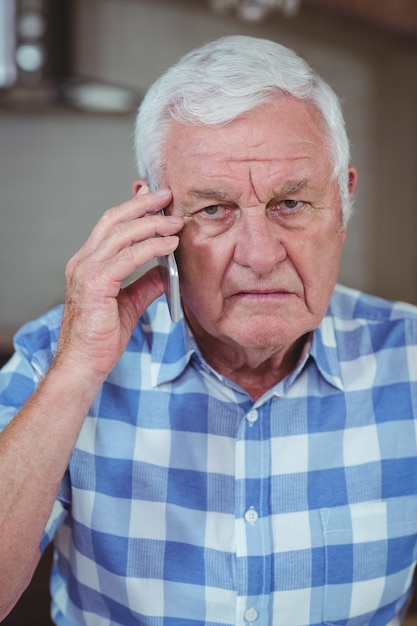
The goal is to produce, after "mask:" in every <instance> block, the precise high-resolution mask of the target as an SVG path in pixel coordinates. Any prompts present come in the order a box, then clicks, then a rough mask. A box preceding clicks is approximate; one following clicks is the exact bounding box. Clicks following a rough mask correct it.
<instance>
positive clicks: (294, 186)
mask: <svg viewBox="0 0 417 626" xmlns="http://www.w3.org/2000/svg"><path fill="white" fill-rule="evenodd" d="M309 183H310V180H309V179H308V178H302V179H301V180H297V181H294V182H293V181H290V182H289V183H287V184H285V185H283V186H282V187H281V188H280V189H279V192H278V193H277V195H280V196H287V195H291V194H293V193H297V192H298V191H301V190H302V189H304V188H305V187H307V186H308V185H309ZM277 191H278V190H276V191H275V193H276V192H277Z"/></svg>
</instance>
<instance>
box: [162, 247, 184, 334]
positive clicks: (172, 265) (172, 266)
mask: <svg viewBox="0 0 417 626" xmlns="http://www.w3.org/2000/svg"><path fill="white" fill-rule="evenodd" d="M158 265H159V272H160V274H161V278H162V282H163V283H164V291H165V295H166V299H167V302H168V308H169V313H170V315H171V319H172V321H173V322H174V323H177V322H179V321H180V318H181V299H180V284H179V277H178V266H177V262H176V260H175V257H174V254H173V253H172V252H171V254H168V255H167V256H159V257H158Z"/></svg>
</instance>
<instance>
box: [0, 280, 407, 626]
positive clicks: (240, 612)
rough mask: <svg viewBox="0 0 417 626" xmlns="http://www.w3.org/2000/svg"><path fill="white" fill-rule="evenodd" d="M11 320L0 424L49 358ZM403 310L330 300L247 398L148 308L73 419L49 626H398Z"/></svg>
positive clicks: (53, 526)
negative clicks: (266, 382) (278, 367)
mask: <svg viewBox="0 0 417 626" xmlns="http://www.w3.org/2000/svg"><path fill="white" fill-rule="evenodd" d="M60 314H61V310H60V309H55V310H53V311H52V312H50V313H49V314H47V315H46V316H44V317H43V318H41V319H40V320H39V321H37V322H33V323H30V324H29V325H27V326H26V327H24V328H23V329H22V330H21V331H20V333H19V335H18V336H17V339H16V345H17V350H18V354H17V355H15V356H14V357H13V358H12V360H11V362H10V363H9V364H8V365H7V366H6V367H5V369H4V370H3V373H2V375H1V377H0V392H1V396H0V397H1V413H0V416H1V423H2V424H4V423H5V422H7V421H8V420H9V419H10V418H11V416H12V414H13V413H14V412H15V411H16V409H17V408H18V406H20V405H21V404H22V402H23V401H24V400H25V398H26V397H28V396H29V394H30V393H31V392H32V390H33V388H34V386H35V385H36V382H37V380H39V377H41V376H42V375H43V374H44V372H45V370H46V369H47V367H48V364H49V363H50V361H51V358H52V353H53V351H54V349H55V348H56V340H57V335H58V330H59V323H60ZM416 416H417V309H416V308H414V307H411V306H409V305H403V304H399V303H396V304H392V303H388V302H385V301H382V300H377V299H376V298H371V297H369V296H366V295H364V294H360V293H359V292H355V291H351V290H348V289H345V288H341V287H337V288H336V291H335V293H334V295H333V298H332V301H331V304H330V307H329V311H328V313H327V315H326V317H325V318H324V320H323V322H322V323H321V325H320V327H319V328H318V329H317V330H316V331H315V332H314V333H312V335H311V338H310V340H309V341H308V344H307V346H306V349H305V351H304V354H303V356H302V359H301V360H300V362H299V365H298V367H297V369H296V371H294V372H293V373H292V374H291V375H290V376H289V377H287V378H286V379H284V380H283V381H281V382H280V383H278V384H277V385H276V386H275V387H273V388H272V389H271V390H270V391H269V392H268V393H266V394H265V395H264V396H263V397H262V398H260V399H259V400H258V401H256V402H253V401H252V399H251V398H250V397H249V396H248V395H247V394H246V393H245V392H244V391H243V390H242V389H241V388H240V387H238V386H237V385H235V384H233V383H232V382H230V381H228V380H225V379H224V378H223V377H221V376H219V375H218V374H217V373H216V372H214V371H213V370H212V369H211V368H210V367H209V366H208V365H207V363H206V362H205V361H204V359H203V358H202V356H201V354H200V353H199V350H198V348H197V346H196V345H195V344H194V342H193V339H192V337H191V336H190V334H189V332H188V331H187V328H186V326H185V324H184V323H183V322H180V323H179V324H178V325H176V326H175V327H174V326H171V325H170V322H169V319H168V316H167V310H166V305H165V303H164V301H163V300H159V301H157V302H156V303H154V305H152V307H150V309H149V311H148V312H147V313H146V314H145V315H144V316H143V318H142V319H141V320H140V322H139V324H138V326H137V329H136V331H135V333H134V335H133V336H132V339H131V341H130V344H129V346H128V348H127V350H126V353H125V354H124V356H123V357H122V359H121V360H120V362H119V364H118V365H117V366H116V368H115V369H114V371H113V372H112V373H111V374H110V376H109V377H108V379H107V381H106V382H105V383H104V384H103V386H102V389H101V391H100V394H99V395H98V397H97V399H96V402H95V403H94V405H93V407H92V408H91V411H90V413H89V415H88V416H87V418H86V420H85V424H84V426H83V429H82V432H81V434H80V437H79V440H78V443H77V446H76V448H75V450H74V453H73V455H72V458H71V462H70V465H69V468H68V471H67V473H66V475H65V477H64V480H63V483H62V487H61V490H60V493H59V498H58V499H57V502H56V504H55V506H54V509H53V511H52V515H51V518H50V522H49V524H48V527H47V528H46V531H45V536H44V541H43V544H42V547H45V545H46V544H47V543H48V542H49V541H50V540H51V539H52V538H53V537H54V540H55V545H56V561H55V565H54V570H53V574H52V592H53V616H54V620H55V622H56V623H57V624H59V625H65V626H75V624H89V625H94V626H104V625H110V624H119V625H123V626H129V625H131V624H132V625H133V624H135V625H137V624H142V625H146V626H194V625H196V626H197V625H222V626H230V625H245V624H256V626H258V625H259V626H270V625H273V626H306V625H318V624H334V625H346V626H359V625H365V624H372V625H381V626H382V625H386V624H392V625H393V624H399V623H400V618H399V617H398V616H400V615H401V613H402V612H403V611H404V607H405V605H406V602H407V598H408V596H409V588H410V584H411V582H412V577H413V570H414V565H415V561H416V556H417V543H416V537H417V434H416V427H415V417H416Z"/></svg>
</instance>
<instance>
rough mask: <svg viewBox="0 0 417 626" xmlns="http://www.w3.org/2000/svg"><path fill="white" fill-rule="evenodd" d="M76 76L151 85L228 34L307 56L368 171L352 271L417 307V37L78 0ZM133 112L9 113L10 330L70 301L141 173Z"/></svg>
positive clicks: (0, 241) (353, 234) (353, 231)
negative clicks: (75, 267) (85, 256)
mask: <svg viewBox="0 0 417 626" xmlns="http://www.w3.org/2000/svg"><path fill="white" fill-rule="evenodd" d="M76 7H77V11H76V28H75V35H76V41H77V47H76V57H75V62H74V70H75V72H76V73H77V74H79V75H83V76H89V77H96V78H101V79H106V80H110V81H114V82H116V83H119V84H122V85H127V86H132V87H134V88H137V89H139V90H142V91H144V90H146V88H147V87H148V86H149V85H150V84H151V83H152V82H153V80H154V79H155V78H156V77H157V76H158V75H159V74H160V73H161V72H162V71H164V69H165V68H166V67H167V66H168V65H170V64H172V63H173V62H174V61H175V60H176V59H177V58H178V57H179V56H180V55H182V54H183V53H185V52H186V51H188V50H189V49H190V48H193V47H195V46H197V45H199V44H201V43H203V42H204V41H206V40H209V39H212V38H215V37H219V36H222V35H226V34H233V33H242V34H253V35H256V36H263V37H267V38H271V39H275V40H277V41H280V42H281V43H284V44H286V45H289V46H290V47H292V48H294V49H295V50H296V51H297V52H299V53H300V54H301V55H303V56H305V57H306V58H307V59H308V60H309V61H310V62H311V63H312V64H313V65H314V66H315V67H316V69H318V71H319V72H320V73H321V74H322V75H323V76H324V77H325V78H326V79H327V80H329V81H330V83H331V84H332V85H333V87H334V88H335V90H336V91H337V92H338V94H339V95H340V96H341V97H342V99H343V101H344V109H345V114H346V119H347V125H348V130H349V134H350V137H351V141H352V146H353V157H354V158H353V160H354V162H355V164H356V165H357V166H358V168H359V171H360V183H359V190H358V195H357V202H356V206H357V211H356V215H355V217H354V219H353V221H352V223H351V226H350V229H349V234H348V238H347V242H346V249H345V254H344V258H343V263H342V269H341V276H340V278H341V280H342V281H343V282H345V283H348V284H350V285H352V286H355V287H358V288H360V289H365V290H370V291H373V292H374V293H378V294H380V295H383V296H386V297H390V298H401V299H406V300H411V301H413V302H416V303H417V276H416V274H417V245H416V244H417V242H416V239H417V183H416V178H417V177H416V176H415V172H416V171H417V148H416V145H417V142H416V139H417V132H416V126H417V116H416V111H417V81H416V80H415V72H416V60H417V50H416V46H415V45H413V44H411V43H409V42H406V41H401V40H399V39H397V38H394V37H390V36H388V35H384V34H378V33H373V32H371V31H370V30H368V29H366V28H364V27H360V26H357V25H355V24H348V23H346V22H343V21H340V20H331V21H328V20H326V19H325V18H324V17H323V15H319V16H316V15H315V14H313V13H312V12H311V11H310V12H308V11H306V10H302V11H301V13H300V15H299V16H298V17H297V18H295V19H291V20H288V19H285V18H283V17H282V16H280V15H276V16H273V17H272V18H270V19H269V20H268V21H267V23H265V24H262V25H250V24H243V23H242V22H239V21H238V20H237V19H235V18H234V17H232V16H231V17H227V18H219V17H218V16H214V15H213V14H211V13H210V11H209V10H208V9H207V6H206V2H205V1H204V0H189V1H186V0H175V1H174V0H78V1H77V2H76ZM132 124H133V116H131V115H126V116H118V115H108V116H106V115H90V114H80V113H75V112H64V111H57V110H48V111H44V112H41V113H39V112H38V113H34V112H28V111H26V112H10V111H0V268H1V271H0V334H1V331H2V330H3V331H4V330H5V329H8V328H15V327H17V326H18V325H20V324H21V323H23V322H24V321H26V320H28V319H30V318H32V317H33V316H35V315H38V314H40V313H41V312H42V311H43V310H44V309H45V308H47V307H50V306H52V305H54V304H55V303H56V302H59V301H61V299H62V297H63V294H64V268H65V264H66V261H67V259H68V258H69V257H70V256H71V255H72V254H73V253H74V252H75V251H76V250H77V248H78V247H79V246H80V245H81V244H82V242H83V241H84V239H85V238H86V237H87V235H88V232H89V230H90V229H91V227H92V226H93V224H94V223H95V221H96V220H97V219H98V217H99V216H100V214H101V213H102V212H103V211H104V210H105V209H106V208H107V207H109V206H111V205H113V204H116V203H119V202H121V201H123V200H124V199H127V198H128V197H129V196H130V193H131V183H132V181H133V179H134V177H135V170H134V164H133V151H132V139H131V134H132Z"/></svg>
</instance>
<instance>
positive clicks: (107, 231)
mask: <svg viewBox="0 0 417 626" xmlns="http://www.w3.org/2000/svg"><path fill="white" fill-rule="evenodd" d="M171 199H172V196H171V192H170V191H169V190H163V191H158V192H155V193H148V192H147V186H145V187H142V188H141V190H140V192H139V193H138V194H137V196H136V197H135V198H133V199H132V200H129V201H128V202H125V203H123V204H121V205H119V206H117V207H114V208H112V209H109V210H108V211H106V212H105V213H104V215H103V216H102V218H101V219H100V221H99V222H98V224H97V225H96V226H95V228H94V229H93V231H92V233H91V235H90V237H89V239H88V240H87V242H86V243H85V244H84V246H83V247H82V248H81V250H80V251H79V252H78V253H77V254H76V255H75V256H74V257H73V259H71V261H70V262H69V264H68V266H67V277H68V276H71V274H72V272H73V270H74V268H75V267H78V266H80V265H81V264H84V263H86V262H87V263H88V264H89V265H90V266H91V267H93V266H95V270H96V271H99V272H101V273H102V276H103V272H104V273H106V274H107V276H108V278H109V280H111V281H116V282H117V281H120V282H122V281H123V280H124V279H125V278H126V277H127V276H128V275H129V274H131V273H132V272H133V271H134V270H136V269H137V268H138V267H139V266H141V265H143V264H145V263H147V262H149V261H150V260H152V259H153V258H155V257H157V256H163V255H167V254H169V253H170V252H173V251H174V250H175V249H176V247H177V246H178V237H177V236H176V233H177V232H178V231H179V230H180V229H181V228H182V226H183V219H182V218H180V217H177V216H171V215H168V216H165V215H163V214H162V213H161V211H162V210H163V208H164V207H166V206H167V205H168V204H169V203H170V201H171Z"/></svg>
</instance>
